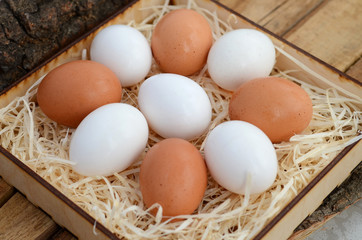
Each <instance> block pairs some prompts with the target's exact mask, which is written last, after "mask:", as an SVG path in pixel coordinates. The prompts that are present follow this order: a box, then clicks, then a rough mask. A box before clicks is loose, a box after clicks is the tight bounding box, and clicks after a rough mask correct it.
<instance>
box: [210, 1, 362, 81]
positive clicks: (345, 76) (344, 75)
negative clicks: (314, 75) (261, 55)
mask: <svg viewBox="0 0 362 240" xmlns="http://www.w3.org/2000/svg"><path fill="white" fill-rule="evenodd" d="M209 1H211V2H213V3H215V4H216V5H218V6H219V7H221V8H224V9H226V10H228V11H230V12H231V13H232V14H234V15H236V16H238V17H239V18H241V19H243V20H244V21H246V22H248V23H249V24H250V25H253V26H254V27H256V28H258V29H260V30H262V31H263V32H266V33H267V34H269V35H271V36H273V37H274V38H276V39H278V40H279V41H281V42H283V43H285V44H286V45H289V46H290V47H292V48H294V49H296V50H297V51H298V52H300V53H302V54H304V55H306V56H308V57H310V58H312V59H313V60H314V61H316V62H318V63H320V64H321V65H323V66H325V67H326V68H329V69H330V70H332V71H333V72H335V73H337V74H338V75H339V76H340V77H344V78H346V79H348V80H350V81H352V82H354V83H356V84H357V85H360V86H362V82H360V81H358V80H357V79H355V78H353V77H351V76H349V75H348V74H346V73H344V72H342V71H340V70H338V69H337V68H335V67H333V66H332V65H330V64H328V63H326V62H324V61H323V60H321V59H319V58H317V57H316V56H314V55H312V54H310V53H308V52H307V51H305V50H303V49H301V48H300V47H298V46H296V45H294V44H293V43H291V42H289V41H287V40H286V39H284V38H282V37H280V36H278V35H276V34H275V33H273V32H271V31H270V30H268V29H266V28H264V27H263V26H261V25H259V24H257V23H256V22H254V21H252V20H250V19H248V18H247V17H245V16H243V15H241V14H239V13H238V12H235V11H234V10H233V9H231V8H229V7H227V6H225V5H224V4H222V3H220V2H219V1H218V0H209Z"/></svg>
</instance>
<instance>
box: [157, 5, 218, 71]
mask: <svg viewBox="0 0 362 240" xmlns="http://www.w3.org/2000/svg"><path fill="white" fill-rule="evenodd" d="M212 41H213V40H212V32H211V28H210V26H209V24H208V22H207V21H206V19H205V18H204V17H203V16H202V15H200V14H199V13H197V12H195V11H193V10H190V9H178V10H174V11H171V12H169V13H168V14H166V15H165V16H164V17H163V18H162V19H161V20H160V21H159V22H158V23H157V25H156V27H155V30H154V31H153V35H152V39H151V48H152V53H153V56H154V58H155V60H156V62H157V63H158V65H159V66H160V68H161V70H162V71H164V72H168V73H176V74H180V75H184V76H187V75H191V74H193V73H195V72H197V71H199V70H200V69H202V67H203V66H204V65H205V63H206V60H207V55H208V53H209V50H210V47H211V45H212Z"/></svg>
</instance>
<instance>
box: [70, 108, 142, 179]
mask: <svg viewBox="0 0 362 240" xmlns="http://www.w3.org/2000/svg"><path fill="white" fill-rule="evenodd" d="M147 141H148V126H147V122H146V119H145V118H144V116H143V115H142V113H141V112H140V111H139V110H138V109H137V108H135V107H133V106H131V105H128V104H124V103H112V104H107V105H104V106H102V107H100V108H97V109H96V110H94V111H93V112H91V113H90V114H89V115H88V116H87V117H86V118H84V120H83V121H82V122H81V123H80V124H79V126H78V127H77V129H76V131H75V132H74V134H73V135H72V138H71V142H70V149H69V158H70V160H71V161H73V162H74V163H75V165H74V170H75V171H76V172H77V173H79V174H82V175H85V176H109V175H112V174H114V173H116V172H120V171H123V170H124V169H126V168H128V167H129V166H130V165H131V164H132V163H133V162H134V161H135V160H136V159H137V158H138V157H139V156H140V154H141V153H142V152H143V151H144V149H145V147H146V144H147Z"/></svg>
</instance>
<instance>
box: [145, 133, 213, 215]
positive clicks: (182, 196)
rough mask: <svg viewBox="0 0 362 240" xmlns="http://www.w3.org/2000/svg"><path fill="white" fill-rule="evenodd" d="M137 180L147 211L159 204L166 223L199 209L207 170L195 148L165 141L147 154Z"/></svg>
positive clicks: (175, 140)
mask: <svg viewBox="0 0 362 240" xmlns="http://www.w3.org/2000/svg"><path fill="white" fill-rule="evenodd" d="M139 179H140V188H141V192H142V197H143V201H144V203H145V205H146V207H148V208H149V207H151V206H152V205H153V204H155V203H158V204H160V205H161V206H162V209H163V216H164V217H165V218H164V220H165V219H167V217H171V216H177V215H184V214H191V213H192V212H193V211H194V210H195V209H196V208H197V207H198V206H199V204H200V202H201V201H202V198H203V196H204V193H205V190H206V186H207V169H206V165H205V162H204V159H203V158H202V156H201V154H200V152H199V151H198V149H197V148H196V147H195V146H194V145H192V144H191V143H189V142H187V141H186V140H183V139H178V138H168V139H165V140H162V141H161V142H159V143H157V144H155V145H154V146H153V147H152V148H151V149H150V150H149V151H148V152H147V154H146V156H145V158H144V159H143V162H142V164H141V169H140V178H139ZM153 214H155V211H153Z"/></svg>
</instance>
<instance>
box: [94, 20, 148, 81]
mask: <svg viewBox="0 0 362 240" xmlns="http://www.w3.org/2000/svg"><path fill="white" fill-rule="evenodd" d="M90 57H91V60H93V61H96V62H99V63H102V64H104V65H106V66H107V67H108V68H110V69H111V70H112V71H113V72H114V73H115V74H116V75H117V77H118V79H119V80H120V81H121V84H122V86H123V87H129V86H132V85H134V84H136V83H138V82H140V81H142V80H144V78H145V77H146V75H147V74H148V72H149V71H150V68H151V64H152V51H151V47H150V45H149V43H148V41H147V39H146V38H145V37H144V36H143V34H142V33H141V32H139V31H138V30H137V29H135V28H132V27H130V26H126V25H111V26H109V27H106V28H104V29H102V30H101V31H100V32H99V33H98V34H97V35H96V36H95V37H94V39H93V41H92V45H91V48H90Z"/></svg>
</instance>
